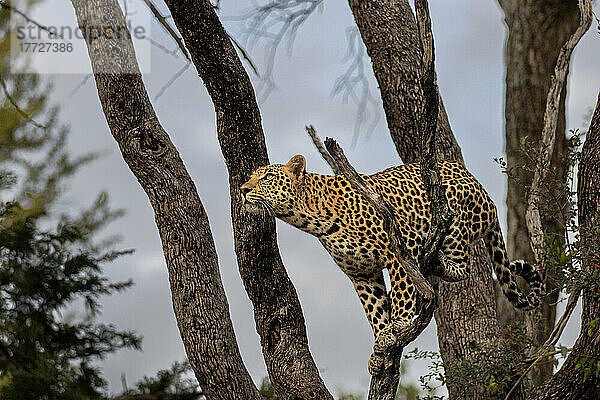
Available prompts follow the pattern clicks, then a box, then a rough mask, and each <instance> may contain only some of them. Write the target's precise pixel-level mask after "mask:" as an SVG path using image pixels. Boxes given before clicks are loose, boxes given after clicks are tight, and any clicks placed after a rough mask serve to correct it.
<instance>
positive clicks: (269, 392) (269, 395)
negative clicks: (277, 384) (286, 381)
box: [258, 376, 277, 399]
mask: <svg viewBox="0 0 600 400" xmlns="http://www.w3.org/2000/svg"><path fill="white" fill-rule="evenodd" d="M258 391H259V392H260V394H261V395H262V396H263V398H265V399H277V396H275V390H274V389H273V385H271V381H270V380H269V377H268V376H265V377H264V378H263V380H262V381H261V382H260V387H259V389H258Z"/></svg>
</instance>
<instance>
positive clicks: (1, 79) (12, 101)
mask: <svg viewBox="0 0 600 400" xmlns="http://www.w3.org/2000/svg"><path fill="white" fill-rule="evenodd" d="M0 86H2V91H3V92H4V95H5V96H6V98H7V99H8V101H9V102H10V104H12V106H13V107H14V108H15V110H17V112H18V113H19V114H20V115H21V116H22V117H23V118H24V119H25V120H26V121H27V122H28V123H30V124H31V125H33V126H35V127H36V128H40V129H47V128H48V127H47V126H45V125H42V124H40V123H39V122H37V121H35V120H34V119H33V118H31V116H30V115H29V114H27V113H26V112H25V111H23V110H22V109H21V107H19V105H18V104H17V102H16V101H15V99H14V98H13V97H12V96H11V94H10V92H9V90H8V87H7V86H6V82H5V81H4V77H3V76H2V75H0Z"/></svg>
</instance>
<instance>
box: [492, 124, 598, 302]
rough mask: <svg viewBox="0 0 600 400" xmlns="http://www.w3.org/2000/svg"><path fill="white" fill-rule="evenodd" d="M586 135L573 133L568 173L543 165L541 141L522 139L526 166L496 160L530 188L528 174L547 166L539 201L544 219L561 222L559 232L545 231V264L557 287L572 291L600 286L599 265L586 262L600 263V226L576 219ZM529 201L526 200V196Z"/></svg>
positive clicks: (566, 162)
mask: <svg viewBox="0 0 600 400" xmlns="http://www.w3.org/2000/svg"><path fill="white" fill-rule="evenodd" d="M582 136H583V134H582V133H581V132H579V131H577V130H575V131H572V132H571V138H570V139H569V147H568V149H567V151H566V152H565V155H564V157H563V159H562V160H561V163H562V165H563V166H564V167H565V170H566V173H565V174H562V173H560V172H559V171H558V170H557V169H556V168H555V167H551V166H550V167H543V166H542V165H541V164H540V160H539V150H538V149H539V146H540V145H541V143H540V142H533V141H531V140H529V139H528V138H526V137H525V138H522V139H521V143H520V153H521V155H522V157H523V158H524V159H525V163H524V164H523V165H517V166H515V167H512V168H508V166H507V164H506V162H505V161H504V160H502V159H498V160H496V161H497V162H498V163H499V164H500V166H501V167H502V169H503V172H504V173H506V174H507V175H508V178H509V179H511V180H513V181H515V182H517V183H518V184H519V185H521V186H522V187H523V188H526V189H527V190H529V192H527V196H530V195H531V193H530V191H531V190H530V188H529V182H527V181H526V178H525V177H526V176H528V175H529V176H531V174H533V172H534V171H535V170H538V169H543V168H545V174H546V179H545V180H544V181H543V184H542V187H541V190H540V192H539V193H537V195H538V196H539V201H538V202H537V204H536V207H537V209H538V210H539V211H540V216H541V218H542V220H543V221H554V222H558V225H559V226H560V229H561V231H560V232H550V231H545V232H544V243H543V249H542V250H543V254H544V259H543V264H544V269H545V270H546V271H547V274H548V278H549V279H550V280H551V283H552V285H551V286H554V287H558V288H560V289H562V290H564V291H565V292H567V293H569V292H571V291H573V290H580V289H584V290H588V291H589V292H594V291H597V290H598V289H600V284H599V282H600V271H599V270H598V269H597V268H596V269H593V270H591V271H590V270H586V269H584V268H582V266H583V264H584V263H585V264H588V265H600V225H596V226H592V227H589V228H587V229H583V228H581V227H580V226H579V225H578V221H577V212H578V210H577V192H576V180H575V175H576V171H577V164H578V163H579V159H580V156H581V154H580V151H581V145H582ZM523 201H524V202H527V199H523Z"/></svg>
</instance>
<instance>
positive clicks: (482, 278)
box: [349, 0, 500, 400]
mask: <svg viewBox="0 0 600 400" xmlns="http://www.w3.org/2000/svg"><path fill="white" fill-rule="evenodd" d="M349 4H350V8H351V9H352V12H353V14H354V19H355V20H356V23H357V25H358V28H359V30H360V33H361V36H362V39H363V41H364V43H365V46H366V48H367V52H368V54H369V56H370V57H371V60H372V62H373V70H374V72H375V77H376V78H377V82H378V83H379V88H380V91H381V97H382V99H383V107H384V109H385V113H386V119H387V123H388V128H389V129H390V134H391V136H392V139H393V141H394V144H395V145H396V149H397V151H398V154H399V155H400V157H401V158H402V160H403V161H404V162H415V161H419V160H420V149H419V145H420V142H419V136H418V132H417V126H418V125H417V124H418V122H419V121H420V112H421V110H423V104H424V98H423V89H422V88H421V85H420V77H421V73H422V72H421V71H422V65H421V58H422V56H421V50H420V42H419V33H418V30H417V26H416V21H415V18H414V15H413V13H412V10H411V8H410V6H409V4H408V1H406V0H403V1H391V0H372V1H358V0H349ZM437 127H438V129H437V135H436V143H435V148H436V152H437V154H438V158H439V159H445V160H457V161H461V162H462V155H461V151H460V148H459V146H458V144H457V142H456V139H455V138H454V136H453V135H452V131H451V129H450V124H449V123H448V118H447V115H446V112H445V109H444V107H443V104H442V103H441V101H440V112H439V117H438V124H437ZM471 264H472V265H471V276H470V277H469V279H467V280H465V281H463V282H457V283H447V282H440V284H439V292H438V295H439V304H438V308H437V310H436V313H435V318H436V323H437V327H438V341H439V345H440V352H441V354H442V358H443V360H444V364H445V365H446V367H447V371H449V375H448V376H449V377H451V374H452V372H451V371H452V368H453V367H454V366H456V365H457V363H459V362H460V361H462V360H464V359H471V358H473V357H474V356H475V355H476V349H475V347H476V346H473V345H472V344H473V343H474V342H477V343H481V344H487V343H491V342H492V341H493V340H494V339H496V338H497V337H498V335H499V332H500V329H499V326H498V320H497V316H496V305H495V302H494V292H493V284H492V278H491V266H490V265H489V260H488V256H487V252H486V250H485V248H484V246H483V243H479V244H476V245H475V246H473V250H472V256H471ZM448 391H449V393H450V397H451V398H452V399H469V400H470V399H485V398H488V397H489V395H488V390H487V383H486V382H481V383H479V384H476V385H470V386H466V385H464V384H461V383H459V382H455V381H453V380H452V379H450V380H449V381H448Z"/></svg>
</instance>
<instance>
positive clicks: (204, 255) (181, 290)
mask: <svg viewBox="0 0 600 400" xmlns="http://www.w3.org/2000/svg"><path fill="white" fill-rule="evenodd" d="M72 3H73V6H74V8H75V12H76V14H77V21H78V24H79V26H80V27H81V29H82V30H83V31H84V32H89V29H90V28H93V29H95V30H96V32H101V34H100V35H99V36H98V37H91V36H87V37H86V42H87V45H88V53H89V56H90V59H91V62H92V70H93V72H94V76H95V79H96V86H97V89H98V95H99V97H100V101H101V103H102V108H103V111H104V114H105V116H106V120H107V122H108V126H109V128H110V131H111V133H112V135H113V137H114V138H115V140H116V141H117V143H118V145H119V148H120V150H121V153H122V155H123V159H124V160H125V162H126V163H127V165H128V166H129V168H130V169H131V171H132V172H133V174H134V175H135V176H136V178H137V179H138V181H139V183H140V185H141V186H142V188H143V189H144V191H145V192H146V194H147V195H148V199H149V201H150V203H151V205H152V208H153V209H154V215H155V219H156V226H157V227H158V231H159V233H160V238H161V241H162V245H163V251H164V255H165V261H166V264H167V269H168V271H169V282H170V285H171V293H172V297H173V309H174V311H175V317H176V319H177V325H178V327H179V330H180V333H181V337H182V340H183V344H184V346H185V349H186V352H187V355H188V358H189V360H190V363H191V365H192V368H193V369H194V372H195V374H196V377H197V378H198V382H199V383H200V386H201V387H202V389H203V391H204V393H206V397H207V398H208V399H232V400H233V399H240V398H244V399H260V398H261V396H260V394H259V393H258V391H257V389H256V387H255V386H254V384H253V382H252V379H251V378H250V375H249V374H248V372H247V370H246V368H245V367H244V364H243V362H242V359H241V356H240V353H239V349H238V346H237V342H236V338H235V334H234V331H233V326H232V324H231V319H230V317H229V309H228V304H227V298H226V297H225V292H224V290H223V287H222V284H221V279H220V275H219V267H218V262H217V253H216V250H215V246H214V242H213V238H212V234H211V232H210V227H209V223H208V218H207V215H206V213H205V211H204V208H203V206H202V203H201V201H200V198H199V196H198V193H197V191H196V187H195V185H194V183H193V181H192V179H191V178H190V176H189V174H188V173H187V171H186V169H185V166H184V165H183V162H182V160H181V158H180V157H179V153H178V152H177V149H176V148H175V146H174V145H173V143H172V142H171V140H170V138H169V136H168V134H167V133H166V132H165V131H164V129H163V128H162V126H161V125H160V123H159V121H158V119H157V117H156V115H155V113H154V110H153V108H152V105H151V103H150V99H149V98H148V94H147V92H146V89H145V87H144V84H143V82H142V76H141V74H140V72H139V68H138V65H137V60H136V58H135V53H134V50H133V45H132V43H131V39H130V37H129V34H128V32H127V29H126V28H125V26H126V25H125V20H124V18H123V15H122V13H121V9H120V8H119V5H118V4H117V2H116V1H114V0H73V2H72ZM98 29H100V30H98ZM119 35H120V36H121V38H120V39H119V38H118V36H119Z"/></svg>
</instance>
